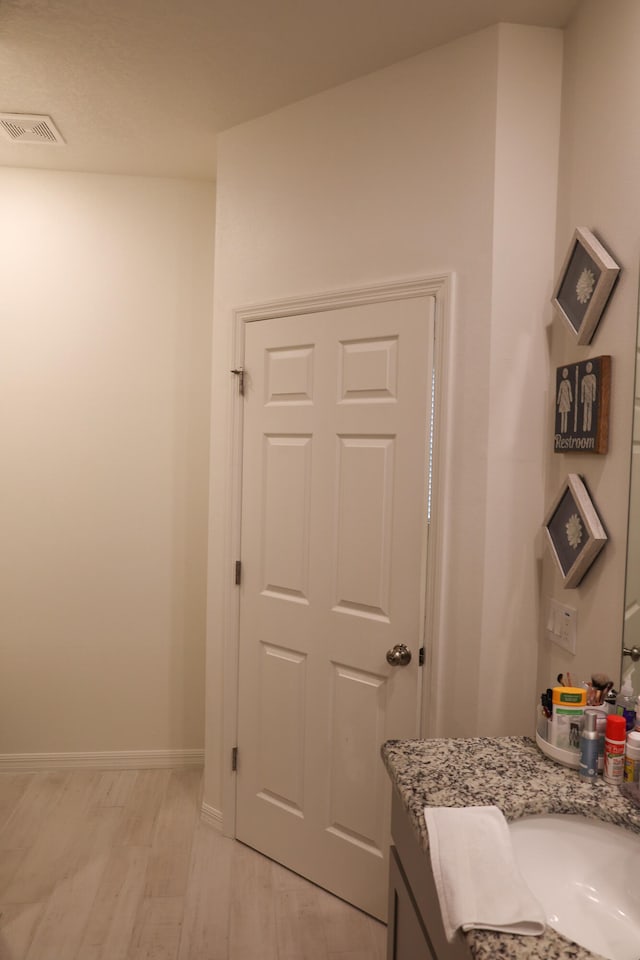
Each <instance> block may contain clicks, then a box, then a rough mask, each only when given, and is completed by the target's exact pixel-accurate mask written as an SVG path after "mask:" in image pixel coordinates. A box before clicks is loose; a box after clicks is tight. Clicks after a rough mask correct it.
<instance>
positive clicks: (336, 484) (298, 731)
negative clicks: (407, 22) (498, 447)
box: [236, 296, 434, 917]
mask: <svg viewBox="0 0 640 960" xmlns="http://www.w3.org/2000/svg"><path fill="white" fill-rule="evenodd" d="M433 314H434V300H433V298H432V297H428V296H425V297H421V298H415V299H409V300H401V301H396V302H391V303H377V304H371V305H366V306H356V307H349V308H344V309H336V310H331V311H326V312H322V313H317V314H304V315H301V316H297V317H285V318H276V319H273V320H264V321H259V322H252V323H248V324H247V325H246V342H245V361H244V366H245V370H246V377H245V384H246V393H245V409H244V443H243V491H242V497H243V506H242V537H241V542H242V551H241V555H242V569H243V582H242V585H241V587H240V591H241V594H240V663H239V717H238V730H239V736H238V747H239V762H238V783H237V811H236V817H237V819H236V835H237V837H238V839H239V840H242V841H244V842H246V843H248V844H250V845H251V846H254V847H256V848H257V849H259V850H261V851H262V852H263V853H265V854H267V855H268V856H270V857H273V858H274V859H276V860H279V861H280V862H282V863H284V864H285V865H286V866H288V867H290V868H291V869H293V870H295V871H297V872H298V873H301V874H303V875H304V876H306V877H308V878H309V879H311V880H313V881H314V882H316V883H318V884H320V885H321V886H323V887H325V888H327V889H328V890H331V891H332V892H334V893H336V894H337V895H338V896H341V897H343V898H344V899H346V900H349V901H350V902H352V903H354V904H356V905H357V906H359V907H361V908H362V909H364V910H366V911H368V912H369V913H372V914H374V915H375V916H378V917H384V915H385V912H386V886H387V858H388V845H389V838H388V821H389V784H388V780H387V777H386V774H385V772H384V768H383V765H382V761H381V759H380V746H381V744H382V743H383V742H384V740H386V739H389V738H396V737H412V736H416V735H417V733H418V715H419V709H418V704H419V685H420V670H419V666H418V651H419V647H420V645H421V643H422V639H423V635H422V631H423V623H422V620H423V610H424V605H423V592H424V575H425V565H424V558H425V550H426V500H427V466H428V445H427V438H428V427H429V418H430V414H431V409H430V398H431V389H430V388H431V370H432V344H433ZM396 643H405V644H406V645H407V646H408V647H409V649H410V650H411V651H412V660H411V662H410V663H409V664H408V665H407V666H396V667H392V666H390V665H389V664H388V663H387V660H386V652H387V650H389V649H390V648H391V647H393V646H394V644H396Z"/></svg>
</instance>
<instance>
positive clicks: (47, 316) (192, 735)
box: [0, 168, 214, 754]
mask: <svg viewBox="0 0 640 960" xmlns="http://www.w3.org/2000/svg"><path fill="white" fill-rule="evenodd" d="M0 210H1V211H2V215H1V217H0V297H1V310H0V342H1V344H2V346H1V348H0V450H1V451H2V468H1V469H0V503H1V504H2V535H1V537H0V648H1V649H0V658H1V668H0V754H15V753H46V752H73V751H97V750H151V749H155V750H163V749H182V748H197V747H200V746H201V745H202V741H203V699H204V683H203V676H202V664H203V657H204V630H205V580H206V575H205V570H206V517H207V492H208V491H207V477H208V446H209V385H210V367H209V358H210V325H211V304H212V284H213V280H212V272H213V266H212V264H213V224H214V188H213V186H212V184H210V183H199V182H181V181H178V180H160V179H157V180H155V179H154V180H152V179H145V178H127V177H108V176H98V175H95V176H94V175H77V174H61V173H49V172H44V171H35V170H33V171H26V170H14V169H7V168H3V169H1V170H0Z"/></svg>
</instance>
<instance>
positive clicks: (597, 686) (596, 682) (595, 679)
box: [591, 673, 613, 703]
mask: <svg viewBox="0 0 640 960" xmlns="http://www.w3.org/2000/svg"><path fill="white" fill-rule="evenodd" d="M591 686H592V687H593V689H594V690H597V691H598V703H604V698H605V697H606V695H607V694H608V693H609V690H611V688H612V686H613V680H612V679H611V677H609V676H608V675H607V674H606V673H594V674H592V675H591Z"/></svg>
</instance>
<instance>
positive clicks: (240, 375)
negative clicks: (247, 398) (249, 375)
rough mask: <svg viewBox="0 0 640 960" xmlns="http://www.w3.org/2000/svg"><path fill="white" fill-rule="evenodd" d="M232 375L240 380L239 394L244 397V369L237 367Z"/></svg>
mask: <svg viewBox="0 0 640 960" xmlns="http://www.w3.org/2000/svg"><path fill="white" fill-rule="evenodd" d="M231 373H234V374H235V375H236V377H237V378H238V393H239V394H240V396H241V397H244V368H243V367H236V368H235V370H232V371H231Z"/></svg>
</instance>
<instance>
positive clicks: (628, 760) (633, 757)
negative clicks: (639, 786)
mask: <svg viewBox="0 0 640 960" xmlns="http://www.w3.org/2000/svg"><path fill="white" fill-rule="evenodd" d="M624 780H625V782H626V783H640V730H632V731H631V733H629V734H627V747H626V751H625V756H624Z"/></svg>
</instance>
